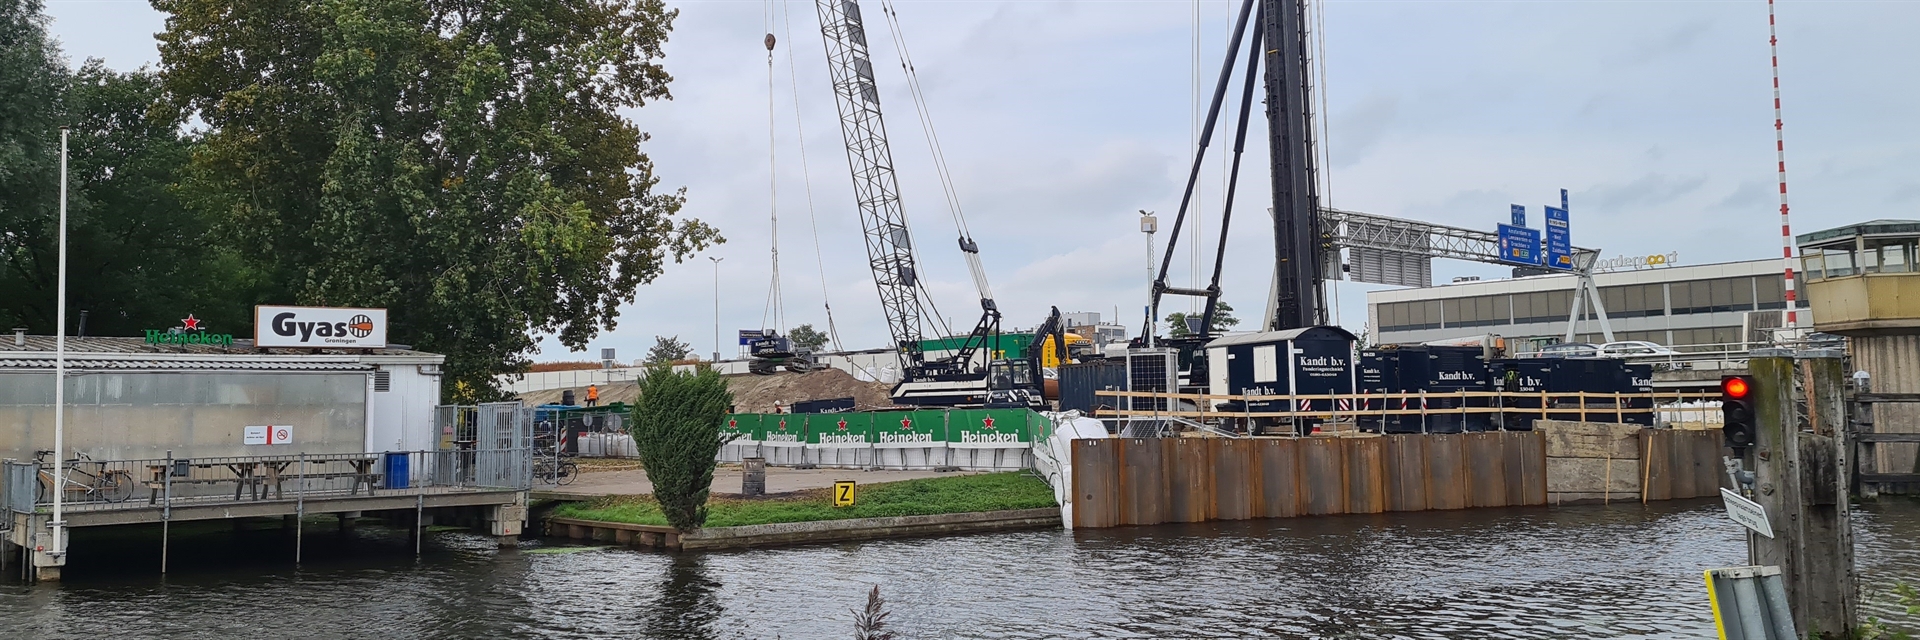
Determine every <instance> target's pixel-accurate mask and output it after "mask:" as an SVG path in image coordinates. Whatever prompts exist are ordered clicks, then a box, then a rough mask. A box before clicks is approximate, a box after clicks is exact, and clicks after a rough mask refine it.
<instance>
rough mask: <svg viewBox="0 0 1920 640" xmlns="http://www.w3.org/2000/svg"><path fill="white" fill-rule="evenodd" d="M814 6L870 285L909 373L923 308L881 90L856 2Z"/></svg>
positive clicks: (915, 361) (916, 357) (919, 355)
mask: <svg viewBox="0 0 1920 640" xmlns="http://www.w3.org/2000/svg"><path fill="white" fill-rule="evenodd" d="M814 6H815V9H817V10H818V11H819V14H820V32H821V34H822V35H824V36H825V38H824V39H825V41H826V45H827V71H828V73H829V75H830V76H831V78H832V80H833V95H834V104H835V105H836V106H837V107H839V112H840V133H841V135H842V136H843V137H844V138H845V139H846V143H847V144H846V147H847V164H848V165H849V167H850V168H851V169H852V170H853V192H854V199H855V201H856V202H857V203H858V204H859V208H860V227H861V230H862V231H863V232H864V233H865V235H866V241H867V260H868V263H869V266H870V267H871V268H872V270H873V283H874V286H876V287H877V288H879V290H880V306H881V308H882V309H883V310H884V311H885V313H886V316H887V328H888V330H889V331H890V332H891V333H892V336H893V339H894V342H896V343H897V344H898V350H899V352H900V357H901V359H902V362H901V365H902V368H903V369H904V370H907V371H912V370H915V369H918V368H919V367H920V366H921V365H922V364H924V362H925V359H926V356H925V354H924V353H923V352H922V351H921V340H922V339H923V338H924V335H923V333H922V326H923V324H924V319H925V317H926V315H927V313H926V308H925V305H924V303H923V302H922V301H921V299H920V296H919V273H918V269H917V267H918V264H917V263H916V261H915V260H914V255H913V246H912V240H911V238H912V236H911V235H910V234H909V233H908V232H907V214H906V211H905V210H903V209H902V208H901V206H900V183H899V180H898V179H897V178H896V177H895V176H894V173H893V152H892V150H891V149H890V148H889V147H888V146H887V125H886V122H885V121H884V120H882V118H881V116H880V91H879V89H877V88H876V87H875V86H874V82H873V62H872V60H871V59H870V58H868V56H867V33H866V26H865V24H864V23H863V21H862V19H861V17H860V5H859V4H858V3H856V2H853V1H852V0H816V1H815V3H814Z"/></svg>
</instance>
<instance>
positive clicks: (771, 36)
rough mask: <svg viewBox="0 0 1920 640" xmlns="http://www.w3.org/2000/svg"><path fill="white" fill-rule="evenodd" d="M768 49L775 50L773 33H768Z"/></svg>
mask: <svg viewBox="0 0 1920 640" xmlns="http://www.w3.org/2000/svg"><path fill="white" fill-rule="evenodd" d="M767 50H768V51H772V50H773V34H771V33H769V34H767Z"/></svg>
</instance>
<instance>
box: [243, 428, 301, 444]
mask: <svg viewBox="0 0 1920 640" xmlns="http://www.w3.org/2000/svg"><path fill="white" fill-rule="evenodd" d="M241 443H242V444H293V427H292V426H289V425H284V424H279V425H272V426H264V427H247V428H246V431H245V433H244V435H242V436H241Z"/></svg>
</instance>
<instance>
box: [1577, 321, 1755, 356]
mask: <svg viewBox="0 0 1920 640" xmlns="http://www.w3.org/2000/svg"><path fill="white" fill-rule="evenodd" d="M1573 339H1574V341H1575V342H1585V343H1589V344H1600V343H1603V342H1606V341H1607V337H1606V336H1605V335H1602V334H1598V333H1580V334H1574V336H1573ZM1613 339H1614V340H1622V341H1625V340H1640V341H1644V342H1652V343H1654V344H1666V345H1675V346H1676V348H1680V349H1681V350H1682V351H1686V350H1688V349H1686V345H1704V346H1700V347H1698V348H1699V349H1709V348H1711V345H1723V344H1732V343H1735V342H1740V341H1741V340H1740V327H1705V328H1700V329H1673V330H1667V329H1655V330H1652V331H1615V332H1613Z"/></svg>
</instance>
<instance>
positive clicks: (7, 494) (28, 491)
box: [0, 460, 39, 531]
mask: <svg viewBox="0 0 1920 640" xmlns="http://www.w3.org/2000/svg"><path fill="white" fill-rule="evenodd" d="M38 470H39V468H38V467H36V466H35V465H34V464H33V463H31V462H19V461H17V460H4V461H0V531H11V530H12V529H13V514H14V513H31V512H33V497H34V476H35V475H36V473H37V472H38Z"/></svg>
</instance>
